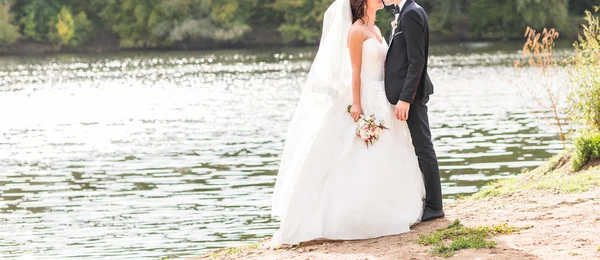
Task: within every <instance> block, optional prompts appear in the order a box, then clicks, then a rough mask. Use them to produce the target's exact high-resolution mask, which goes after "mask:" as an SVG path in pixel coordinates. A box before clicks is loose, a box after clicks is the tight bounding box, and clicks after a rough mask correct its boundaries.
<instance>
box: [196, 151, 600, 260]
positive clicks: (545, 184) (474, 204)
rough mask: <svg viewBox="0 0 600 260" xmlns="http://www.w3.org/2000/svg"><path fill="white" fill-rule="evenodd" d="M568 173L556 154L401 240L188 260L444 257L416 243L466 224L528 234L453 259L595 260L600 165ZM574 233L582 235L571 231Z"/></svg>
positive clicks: (599, 245)
mask: <svg viewBox="0 0 600 260" xmlns="http://www.w3.org/2000/svg"><path fill="white" fill-rule="evenodd" d="M570 168H571V163H570V161H569V157H568V156H563V155H557V156H555V157H553V158H550V159H549V160H548V161H547V162H546V163H545V164H543V165H541V166H539V167H538V168H536V169H534V170H532V171H526V172H523V173H522V174H521V175H520V176H519V177H516V178H509V179H503V180H499V181H494V182H492V183H490V185H489V188H486V189H483V190H482V191H479V192H477V193H475V194H473V195H470V196H466V197H461V198H459V199H457V200H456V201H455V202H452V203H448V204H447V205H445V208H446V213H447V214H446V218H444V219H439V220H436V221H430V222H425V223H421V224H418V225H417V226H415V227H414V228H413V230H412V231H411V232H409V233H407V234H401V235H397V236H389V237H383V238H377V239H369V240H361V241H339V242H338V241H336V242H323V241H320V242H317V243H307V244H306V245H304V244H302V245H300V246H296V247H289V248H285V249H279V250H269V249H266V248H263V245H264V243H265V242H267V241H268V238H266V239H265V240H263V241H262V242H259V243H254V244H248V245H244V246H240V247H235V248H224V249H220V250H215V251H211V252H208V253H206V254H203V255H202V256H199V257H193V258H188V259H189V260H192V259H193V260H199V259H347V258H348V257H350V258H352V259H395V258H397V257H400V258H402V259H405V258H406V257H408V258H406V259H444V258H441V257H437V256H433V255H431V254H430V253H429V247H426V246H421V245H419V244H418V243H417V241H416V240H417V239H418V236H419V235H427V234H431V233H432V232H435V231H436V230H438V229H440V228H444V227H445V226H446V225H447V224H448V223H450V222H451V221H453V220H460V221H462V222H464V223H465V225H467V226H487V225H497V224H501V223H509V224H510V225H514V226H517V227H525V226H528V227H532V228H531V229H530V230H527V231H524V232H523V233H517V234H511V235H502V236H499V237H496V238H494V240H495V241H497V242H498V245H497V246H496V247H495V248H490V249H477V250H475V249H468V250H461V251H460V252H459V253H458V254H457V255H455V256H454V257H452V259H473V258H474V257H475V258H478V259H497V258H498V257H500V258H503V259H564V258H565V257H568V258H573V257H579V258H581V259H590V258H600V217H597V216H598V213H600V212H596V211H595V210H594V208H598V209H600V160H595V161H593V162H590V163H588V164H587V166H585V167H584V168H583V169H582V170H581V171H578V172H573V171H571V170H570ZM594 213H595V214H594ZM482 216H483V217H482ZM585 223H587V224H588V225H589V227H588V226H585ZM582 224H584V225H582ZM581 228H583V229H584V230H581V231H579V232H571V231H576V230H577V229H581ZM560 230H563V232H562V233H561V232H560ZM586 230H587V231H586ZM557 231H558V232H557ZM357 249H360V250H358V251H357ZM357 257H358V258H357Z"/></svg>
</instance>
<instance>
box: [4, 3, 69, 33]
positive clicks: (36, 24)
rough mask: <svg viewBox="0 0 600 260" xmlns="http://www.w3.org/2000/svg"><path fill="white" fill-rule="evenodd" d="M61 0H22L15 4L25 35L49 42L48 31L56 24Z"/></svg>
mask: <svg viewBox="0 0 600 260" xmlns="http://www.w3.org/2000/svg"><path fill="white" fill-rule="evenodd" d="M60 2H61V1H60V0H21V1H17V2H16V3H15V5H14V6H13V7H14V8H15V14H16V15H17V17H18V19H19V23H20V25H21V27H22V30H23V37H24V38H25V39H29V40H35V41H39V42H48V41H49V38H48V36H49V35H48V33H49V32H50V31H51V30H52V29H53V28H54V26H55V25H56V14H58V13H59V11H60V9H61V6H62V5H61V4H60Z"/></svg>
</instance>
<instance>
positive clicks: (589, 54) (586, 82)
mask: <svg viewBox="0 0 600 260" xmlns="http://www.w3.org/2000/svg"><path fill="white" fill-rule="evenodd" d="M585 20H586V21H587V24H584V25H583V33H582V35H579V40H578V41H577V42H576V43H575V50H576V53H577V54H576V55H575V57H574V58H573V70H572V71H571V72H570V78H571V82H572V84H571V93H570V95H569V98H568V101H569V106H570V109H569V111H570V114H571V116H572V117H573V118H574V119H576V121H577V122H579V123H580V124H582V125H584V126H586V127H587V128H589V129H592V130H596V131H598V130H600V73H599V72H600V24H599V23H600V18H599V17H598V16H594V15H593V14H592V13H591V12H590V11H586V18H585Z"/></svg>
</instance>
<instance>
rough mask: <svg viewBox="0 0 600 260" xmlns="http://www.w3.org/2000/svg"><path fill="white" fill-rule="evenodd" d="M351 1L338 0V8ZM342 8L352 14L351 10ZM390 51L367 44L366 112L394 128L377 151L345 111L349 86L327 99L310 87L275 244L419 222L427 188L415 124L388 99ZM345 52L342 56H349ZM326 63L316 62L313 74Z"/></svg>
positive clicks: (276, 200) (285, 167)
mask: <svg viewBox="0 0 600 260" xmlns="http://www.w3.org/2000/svg"><path fill="white" fill-rule="evenodd" d="M347 1H348V0H337V1H336V2H335V3H334V4H333V6H335V5H336V4H339V5H342V3H343V4H345V3H344V2H347ZM338 8H340V9H341V10H343V11H344V14H346V13H345V12H346V9H345V8H347V7H346V6H339V7H338ZM342 8H343V9H342ZM328 12H329V11H328ZM346 35H347V34H346ZM323 45H324V42H323V41H322V42H321V47H324V46H323ZM387 48H388V47H387V44H386V42H385V41H384V42H382V43H380V42H379V41H378V40H377V39H376V38H370V39H368V40H366V41H364V42H363V53H362V57H363V58H362V75H361V77H362V85H361V103H362V107H363V110H364V113H365V114H367V115H369V114H374V115H375V116H376V117H378V118H380V119H383V120H384V124H385V125H386V126H387V127H388V128H389V130H384V132H383V133H382V134H381V136H380V139H379V141H377V142H375V143H374V145H373V146H369V147H368V148H367V147H366V145H365V144H364V143H363V142H362V141H361V140H360V139H359V138H358V137H357V136H356V135H355V129H356V123H355V122H354V120H352V118H351V117H350V115H349V114H348V112H347V111H346V110H347V106H348V105H349V104H351V102H352V95H351V87H349V85H350V84H348V82H347V81H346V82H345V83H344V84H341V85H342V87H341V88H340V89H338V93H337V94H336V95H334V97H335V98H334V99H331V100H330V101H328V102H326V101H323V100H322V99H323V98H322V97H320V95H319V94H318V93H320V92H319V91H316V90H315V88H313V89H312V91H311V88H310V84H307V85H308V87H305V89H304V91H303V93H302V97H301V98H300V102H299V105H298V108H297V111H296V114H295V115H294V119H293V120H292V122H291V125H290V129H289V132H288V135H287V139H286V144H285V148H284V152H283V156H282V161H281V167H280V170H279V173H278V177H277V182H276V185H275V191H274V195H273V215H274V216H276V217H279V218H280V228H279V230H278V231H277V232H276V233H275V234H274V235H273V238H272V239H271V242H270V243H269V244H268V246H270V247H278V246H280V245H283V244H287V245H295V244H298V243H300V242H304V241H310V240H315V239H332V240H354V239H368V238H375V237H381V236H386V235H392V234H400V233H405V232H408V231H409V230H410V226H411V225H413V224H415V223H418V222H419V221H420V218H421V214H422V210H423V203H424V197H425V187H424V184H423V178H422V174H421V171H420V169H419V165H418V161H417V157H416V155H415V152H414V148H413V145H412V141H411V137H410V132H409V130H408V126H407V124H406V122H403V121H399V120H397V119H396V118H395V116H394V108H393V106H392V105H390V104H389V102H388V101H387V99H386V95H385V90H384V83H383V77H384V64H385V58H386V53H387ZM346 52H347V50H345V51H342V52H341V53H343V54H342V56H343V57H345V58H347V56H346V55H345V53H346ZM329 55H331V54H327V56H325V57H327V58H329ZM317 56H319V54H317ZM333 59H334V60H338V58H333ZM321 61H322V59H319V57H317V58H316V59H315V64H314V65H313V69H315V66H317V65H318V64H316V63H321ZM346 65H348V64H347V63H346V62H342V65H341V66H342V67H343V66H346ZM313 72H314V73H317V72H318V73H324V71H322V70H320V71H311V73H313ZM326 73H333V72H326ZM310 77H312V76H311V75H310V74H309V81H310Z"/></svg>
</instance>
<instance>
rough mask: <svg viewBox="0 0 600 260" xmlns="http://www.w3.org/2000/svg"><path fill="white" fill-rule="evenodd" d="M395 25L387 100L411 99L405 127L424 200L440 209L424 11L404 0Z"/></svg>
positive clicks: (426, 24)
mask: <svg viewBox="0 0 600 260" xmlns="http://www.w3.org/2000/svg"><path fill="white" fill-rule="evenodd" d="M405 1H406V4H405V5H404V7H403V8H402V10H396V12H399V16H398V20H397V21H396V22H397V26H396V29H395V30H394V29H393V28H392V34H391V35H390V40H389V42H390V46H389V50H388V53H387V59H386V64H385V65H386V66H385V92H386V96H387V98H388V100H389V102H390V103H392V104H393V105H396V104H397V103H398V100H402V101H404V102H407V103H410V104H411V105H410V109H409V114H408V120H407V123H408V127H409V129H410V134H411V136H412V141H413V145H414V147H415V153H416V154H417V157H418V158H419V167H420V168H421V171H422V172H423V178H424V182H425V188H426V190H427V192H426V194H427V195H426V196H427V197H426V200H425V202H426V203H425V204H426V206H427V207H428V208H430V209H432V210H441V209H442V188H441V184H440V170H439V167H438V162H437V157H436V154H435V150H434V149H433V142H432V140H431V131H430V130H429V119H428V117H427V101H429V95H431V94H433V84H432V83H431V80H430V79H429V75H428V74H427V58H428V55H429V21H428V18H427V13H425V10H423V8H422V7H421V6H419V5H418V4H417V3H415V1H414V0H405Z"/></svg>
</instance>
